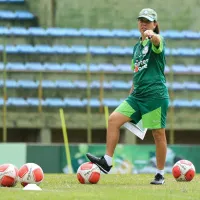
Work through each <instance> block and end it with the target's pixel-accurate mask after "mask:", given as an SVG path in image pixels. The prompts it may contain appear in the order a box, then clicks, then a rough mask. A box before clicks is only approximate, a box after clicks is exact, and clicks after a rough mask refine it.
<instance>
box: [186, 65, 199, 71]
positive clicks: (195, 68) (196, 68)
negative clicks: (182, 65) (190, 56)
mask: <svg viewBox="0 0 200 200" xmlns="http://www.w3.org/2000/svg"><path fill="white" fill-rule="evenodd" d="M188 69H189V71H190V72H195V73H200V65H188Z"/></svg>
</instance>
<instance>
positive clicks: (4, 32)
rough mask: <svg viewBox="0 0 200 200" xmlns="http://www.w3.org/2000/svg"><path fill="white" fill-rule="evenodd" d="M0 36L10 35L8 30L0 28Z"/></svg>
mask: <svg viewBox="0 0 200 200" xmlns="http://www.w3.org/2000/svg"><path fill="white" fill-rule="evenodd" d="M0 35H10V29H8V28H7V27H4V26H0Z"/></svg>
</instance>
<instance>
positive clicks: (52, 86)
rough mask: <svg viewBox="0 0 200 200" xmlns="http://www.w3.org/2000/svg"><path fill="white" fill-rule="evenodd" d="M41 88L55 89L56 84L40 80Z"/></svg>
mask: <svg viewBox="0 0 200 200" xmlns="http://www.w3.org/2000/svg"><path fill="white" fill-rule="evenodd" d="M42 87H43V88H56V84H55V82H54V81H51V80H42Z"/></svg>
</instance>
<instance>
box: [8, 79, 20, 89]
mask: <svg viewBox="0 0 200 200" xmlns="http://www.w3.org/2000/svg"><path fill="white" fill-rule="evenodd" d="M5 83H6V87H7V88H18V86H19V85H18V83H17V81H16V80H9V79H8V80H6V82H5Z"/></svg>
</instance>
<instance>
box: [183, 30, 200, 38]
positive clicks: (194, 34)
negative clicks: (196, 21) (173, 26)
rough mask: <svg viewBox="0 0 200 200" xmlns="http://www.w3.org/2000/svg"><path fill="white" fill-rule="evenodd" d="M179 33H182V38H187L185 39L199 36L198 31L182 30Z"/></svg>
mask: <svg viewBox="0 0 200 200" xmlns="http://www.w3.org/2000/svg"><path fill="white" fill-rule="evenodd" d="M181 33H182V34H183V38H187V39H199V38H200V33H199V32H194V31H191V30H185V31H182V32H181Z"/></svg>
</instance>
